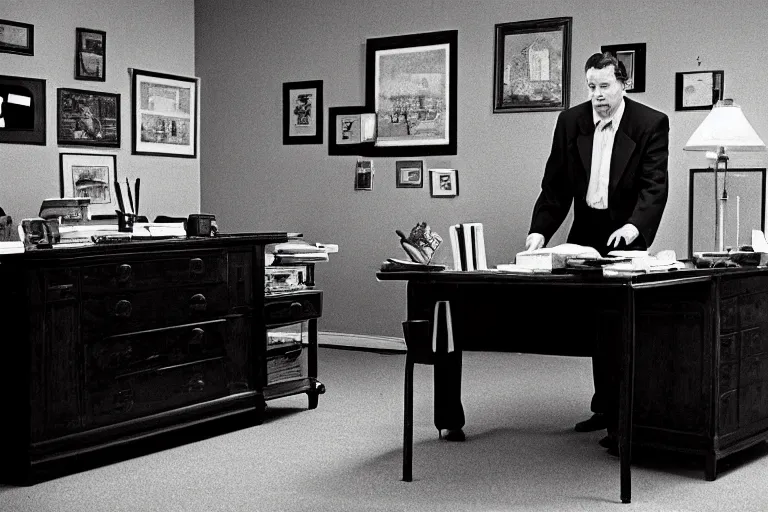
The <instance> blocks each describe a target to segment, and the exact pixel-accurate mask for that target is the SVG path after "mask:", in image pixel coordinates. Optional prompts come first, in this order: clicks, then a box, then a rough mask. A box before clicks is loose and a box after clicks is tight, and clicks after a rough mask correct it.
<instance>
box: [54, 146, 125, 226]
mask: <svg viewBox="0 0 768 512" xmlns="http://www.w3.org/2000/svg"><path fill="white" fill-rule="evenodd" d="M59 171H60V175H59V193H60V194H61V197H90V198H91V206H90V208H89V209H90V212H91V215H114V214H115V210H117V209H118V202H117V198H116V196H115V183H116V182H117V156H116V155H108V154H96V153H87V154H86V153H61V154H60V155H59Z"/></svg>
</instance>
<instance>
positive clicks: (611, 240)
mask: <svg viewBox="0 0 768 512" xmlns="http://www.w3.org/2000/svg"><path fill="white" fill-rule="evenodd" d="M639 234H640V231H638V230H637V228H636V227H635V226H633V225H632V224H624V225H623V226H621V227H620V228H619V229H617V230H616V231H614V232H613V233H612V234H611V236H609V237H608V247H618V246H619V244H620V243H621V240H622V239H624V243H625V244H626V245H629V244H631V243H632V242H634V241H635V238H637V236H638V235H639Z"/></svg>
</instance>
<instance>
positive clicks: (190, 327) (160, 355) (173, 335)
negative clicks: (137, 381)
mask: <svg viewBox="0 0 768 512" xmlns="http://www.w3.org/2000/svg"><path fill="white" fill-rule="evenodd" d="M226 337H227V320H225V319H219V320H212V321H209V322H200V323H196V324H187V325H181V326H177V327H169V328H164V329H155V330H151V331H142V332H138V333H132V334H119V335H116V336H110V337H108V338H104V339H102V340H99V341H96V342H94V343H89V344H87V345H86V347H85V364H86V382H87V383H88V384H89V385H90V384H91V383H93V382H98V381H103V380H110V379H113V378H115V377H116V376H120V375H123V374H127V373H135V372H138V371H144V370H150V369H154V368H161V367H165V366H172V365H176V364H182V363H187V362H191V361H196V360H200V359H210V358H211V357H217V356H222V355H224V354H223V352H224V346H225V342H226V339H227V338H226Z"/></svg>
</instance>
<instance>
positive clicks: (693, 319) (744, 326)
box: [376, 268, 768, 503]
mask: <svg viewBox="0 0 768 512" xmlns="http://www.w3.org/2000/svg"><path fill="white" fill-rule="evenodd" d="M376 277H377V278H378V279H379V280H381V281H393V280H394V281H397V280H403V281H407V283H408V289H407V302H408V304H407V310H408V320H428V319H431V317H432V311H433V308H434V304H435V302H436V301H449V302H450V303H451V312H452V317H453V327H454V339H455V341H456V345H457V349H458V350H499V351H509V352H532V353H547V354H563V355H589V353H590V351H591V349H592V346H593V339H592V338H593V335H594V329H595V326H596V325H601V328H605V329H606V332H607V333H615V335H616V336H615V339H617V340H618V342H619V343H620V344H621V374H620V375H621V380H620V403H619V430H618V437H619V459H620V497H621V501H622V502H623V503H629V502H630V499H631V474H630V460H631V449H630V448H631V447H632V446H633V445H634V446H638V445H647V446H654V447H657V448H664V449H670V450H677V451H680V452H686V453H694V454H700V455H703V456H704V458H705V462H706V463H705V475H706V477H707V479H708V480H713V479H714V478H715V476H716V474H717V461H718V459H720V458H722V457H724V456H726V455H729V454H731V453H734V452H736V451H739V450H742V449H744V448H747V447H749V446H752V445H754V444H756V443H759V442H762V441H764V440H766V439H768V270H766V269H763V268H761V269H756V268H752V269H749V268H742V269H712V270H709V269H707V270H693V269H692V270H681V271H676V272H667V273H660V274H649V275H639V276H633V277H621V278H618V277H617V278H603V277H602V276H597V277H590V276H587V275H568V274H558V275H541V274H537V275H516V274H506V273H498V272H493V271H479V272H456V271H443V272H379V273H377V274H376ZM598 314H599V318H600V319H601V320H600V321H601V324H595V322H596V321H597V320H598ZM531 328H534V329H535V331H534V332H531ZM547 335H548V336H547Z"/></svg>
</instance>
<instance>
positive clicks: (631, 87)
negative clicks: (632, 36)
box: [600, 43, 646, 92]
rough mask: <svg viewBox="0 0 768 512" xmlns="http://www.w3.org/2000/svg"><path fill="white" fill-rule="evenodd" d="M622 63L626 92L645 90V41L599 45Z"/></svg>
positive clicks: (604, 51)
mask: <svg viewBox="0 0 768 512" xmlns="http://www.w3.org/2000/svg"><path fill="white" fill-rule="evenodd" d="M600 51H601V52H603V53H606V52H607V53H610V54H611V55H613V56H614V57H616V58H617V59H618V61H619V62H621V63H622V64H624V67H625V68H626V70H627V87H626V89H624V90H625V91H626V92H645V59H646V56H645V53H646V44H645V43H629V44H611V45H603V46H601V47H600Z"/></svg>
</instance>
